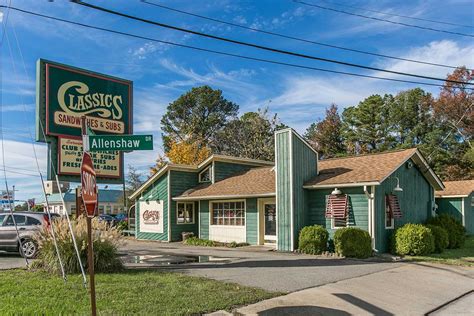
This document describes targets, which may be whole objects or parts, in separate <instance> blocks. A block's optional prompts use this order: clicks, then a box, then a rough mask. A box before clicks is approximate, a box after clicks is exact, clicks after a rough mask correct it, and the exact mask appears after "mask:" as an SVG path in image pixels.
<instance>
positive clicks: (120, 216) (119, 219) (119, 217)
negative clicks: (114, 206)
mask: <svg viewBox="0 0 474 316" xmlns="http://www.w3.org/2000/svg"><path fill="white" fill-rule="evenodd" d="M115 220H116V221H117V222H126V221H128V216H127V214H124V213H119V214H117V215H115Z"/></svg>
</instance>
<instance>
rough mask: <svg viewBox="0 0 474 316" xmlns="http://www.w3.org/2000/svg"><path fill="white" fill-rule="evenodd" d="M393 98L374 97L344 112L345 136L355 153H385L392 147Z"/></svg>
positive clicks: (386, 96) (387, 96)
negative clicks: (389, 108)
mask: <svg viewBox="0 0 474 316" xmlns="http://www.w3.org/2000/svg"><path fill="white" fill-rule="evenodd" d="M391 98H392V96H391V95H385V96H384V97H381V96H380V95H378V94H376V95H372V96H370V97H368V98H366V99H365V100H364V101H362V102H360V103H359V104H358V105H357V106H356V107H348V108H346V109H345V110H344V111H343V113H342V118H343V122H344V124H343V136H344V138H345V139H346V141H347V142H348V147H349V148H350V149H351V150H352V149H353V150H354V152H355V153H365V152H377V151H383V150H386V149H388V148H390V147H391V146H392V143H393V137H392V136H391V134H390V124H389V119H388V114H389V112H388V103H389V102H390V101H391Z"/></svg>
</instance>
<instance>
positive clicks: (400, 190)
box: [393, 177, 403, 192]
mask: <svg viewBox="0 0 474 316" xmlns="http://www.w3.org/2000/svg"><path fill="white" fill-rule="evenodd" d="M394 178H395V179H397V186H396V187H395V188H394V189H393V191H395V192H403V189H402V188H401V187H400V179H398V177H394Z"/></svg>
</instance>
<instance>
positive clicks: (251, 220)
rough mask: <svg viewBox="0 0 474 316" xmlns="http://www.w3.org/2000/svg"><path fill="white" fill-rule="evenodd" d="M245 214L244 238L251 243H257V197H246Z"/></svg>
mask: <svg viewBox="0 0 474 316" xmlns="http://www.w3.org/2000/svg"><path fill="white" fill-rule="evenodd" d="M245 206H246V214H245V217H246V218H245V226H246V230H247V232H246V234H247V236H246V239H247V242H248V243H249V244H251V245H256V244H257V243H258V206H257V199H256V198H255V199H247V200H246V201H245Z"/></svg>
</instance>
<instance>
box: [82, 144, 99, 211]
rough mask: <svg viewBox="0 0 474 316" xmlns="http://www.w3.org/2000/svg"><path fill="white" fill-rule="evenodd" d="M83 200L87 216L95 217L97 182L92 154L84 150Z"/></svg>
mask: <svg viewBox="0 0 474 316" xmlns="http://www.w3.org/2000/svg"><path fill="white" fill-rule="evenodd" d="M81 185H82V200H83V201H84V204H85V206H86V211H87V216H88V217H94V216H95V210H96V207H97V182H96V178H95V170H94V164H93V162H92V158H91V155H89V153H87V152H84V154H83V155H82V164H81Z"/></svg>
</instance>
